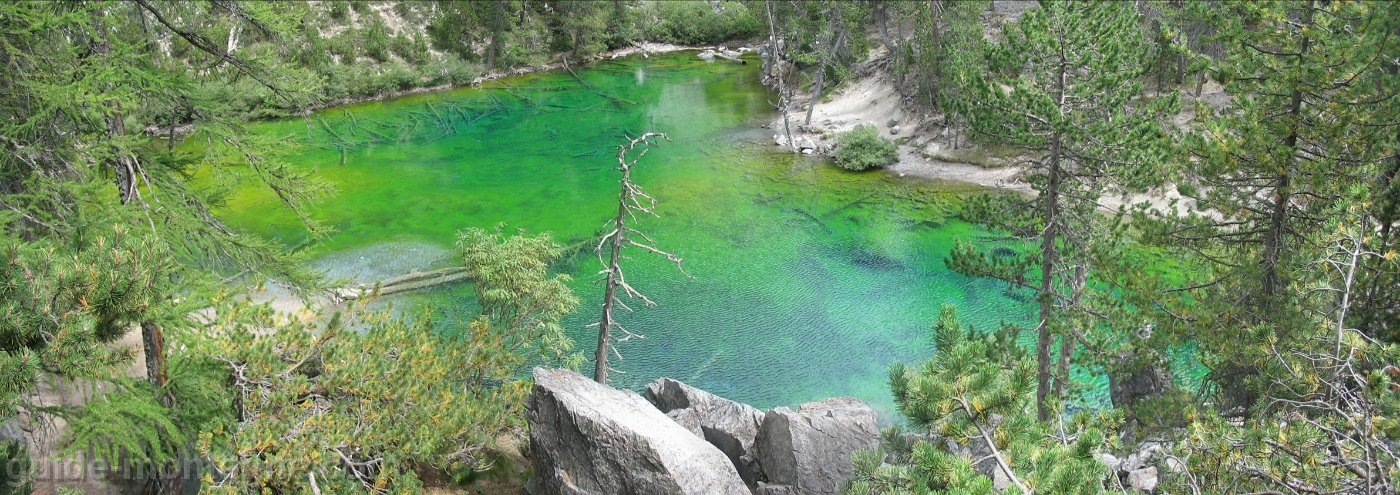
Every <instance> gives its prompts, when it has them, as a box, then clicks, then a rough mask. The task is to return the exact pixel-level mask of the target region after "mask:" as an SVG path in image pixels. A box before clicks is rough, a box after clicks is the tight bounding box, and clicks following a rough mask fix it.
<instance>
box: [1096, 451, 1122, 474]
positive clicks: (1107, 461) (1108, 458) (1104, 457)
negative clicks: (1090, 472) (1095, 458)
mask: <svg viewBox="0 0 1400 495" xmlns="http://www.w3.org/2000/svg"><path fill="white" fill-rule="evenodd" d="M1099 460H1100V461H1103V463H1104V465H1106V466H1108V470H1109V471H1110V472H1115V473H1116V472H1118V466H1121V465H1123V461H1122V460H1120V459H1118V458H1117V457H1114V455H1113V454H1099Z"/></svg>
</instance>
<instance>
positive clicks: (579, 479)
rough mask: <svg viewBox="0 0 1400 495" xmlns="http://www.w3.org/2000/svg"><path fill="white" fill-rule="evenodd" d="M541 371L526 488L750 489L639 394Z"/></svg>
mask: <svg viewBox="0 0 1400 495" xmlns="http://www.w3.org/2000/svg"><path fill="white" fill-rule="evenodd" d="M534 376H535V387H534V390H533V391H531V394H530V397H529V399H528V400H527V401H526V404H525V416H526V419H527V420H528V421H529V424H530V455H531V462H532V464H533V465H534V468H535V474H534V476H532V477H531V478H530V481H529V482H528V484H527V485H526V486H525V490H526V493H529V494H531V495H554V494H571V495H573V494H578V495H584V494H587V495H652V494H655V495H663V494H697V495H698V494H723V495H747V494H749V493H750V492H749V489H748V488H747V487H746V486H745V485H744V482H743V480H742V479H740V478H739V473H738V472H737V471H735V469H734V465H733V464H731V463H730V462H729V459H727V458H726V457H725V455H724V453H723V452H720V450H719V449H717V448H715V447H714V446H713V445H710V444H709V443H706V442H705V441H704V440H702V439H700V438H699V437H697V436H695V435H693V434H691V432H690V431H688V430H687V429H685V428H684V427H682V426H680V425H679V424H677V423H676V422H674V421H672V420H670V419H669V418H667V417H666V415H664V414H662V413H661V411H659V410H657V409H656V408H655V407H653V406H652V405H651V404H649V403H648V402H647V401H646V400H645V399H643V398H642V397H641V396H639V395H637V394H636V393H633V392H630V391H622V390H617V389H614V388H612V387H608V386H606V385H601V384H599V383H597V382H594V381H593V380H589V379H588V378H586V377H584V376H583V375H580V374H578V373H576V372H573V371H569V370H546V369H543V368H535V370H534ZM848 464H849V461H848Z"/></svg>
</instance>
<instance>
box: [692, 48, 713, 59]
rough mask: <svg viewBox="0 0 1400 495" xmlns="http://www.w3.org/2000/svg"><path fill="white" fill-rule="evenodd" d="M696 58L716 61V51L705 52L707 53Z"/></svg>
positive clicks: (703, 52) (704, 52)
mask: <svg viewBox="0 0 1400 495" xmlns="http://www.w3.org/2000/svg"><path fill="white" fill-rule="evenodd" d="M696 57H699V58H700V60H714V59H715V51H714V50H705V51H702V52H700V53H699V54H698V55H696Z"/></svg>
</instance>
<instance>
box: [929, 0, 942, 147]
mask: <svg viewBox="0 0 1400 495" xmlns="http://www.w3.org/2000/svg"><path fill="white" fill-rule="evenodd" d="M942 11H943V9H942V6H941V5H940V4H939V0H929V1H928V14H929V20H930V22H929V26H930V27H929V29H932V30H933V32H932V36H931V40H930V41H932V42H931V43H930V46H928V47H926V48H925V49H927V50H933V57H932V60H933V67H929V68H928V69H927V70H928V71H929V75H930V77H931V78H932V79H933V82H932V84H929V100H930V103H932V104H933V105H934V106H935V107H937V106H938V95H939V89H940V88H939V87H938V85H939V84H940V83H942V82H943V54H942V50H943V31H942V30H941V29H939V27H938V23H939V21H940V20H941V18H942V17H943V16H942ZM945 119H946V117H945Z"/></svg>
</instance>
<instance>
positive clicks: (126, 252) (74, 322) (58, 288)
mask: <svg viewBox="0 0 1400 495" xmlns="http://www.w3.org/2000/svg"><path fill="white" fill-rule="evenodd" d="M72 242H73V244H75V246H62V245H55V244H54V243H51V242H47V241H44V242H35V243H22V242H15V241H13V240H4V241H3V243H0V418H4V417H10V416H13V415H14V414H15V413H16V411H17V409H19V408H20V407H22V403H23V402H24V397H25V395H26V394H28V393H29V392H31V391H32V390H33V388H34V387H35V386H36V384H37V380H38V379H39V376H40V373H54V374H58V375H61V376H65V377H72V378H96V377H99V376H104V375H106V374H108V373H110V372H112V371H113V370H115V369H117V367H118V366H122V365H125V364H128V363H130V362H131V359H132V358H133V357H134V350H133V349H129V348H122V347H116V346H112V345H111V344H113V343H114V342H116V341H117V340H119V339H121V337H122V336H124V335H126V333H127V332H128V331H129V330H130V328H131V326H132V325H133V324H135V323H138V322H140V321H142V320H145V319H150V318H152V317H153V316H154V315H155V314H156V313H157V312H158V311H159V309H158V307H160V306H166V305H169V304H170V303H169V301H167V300H166V297H168V296H167V295H166V294H167V290H168V289H169V286H168V285H169V282H168V276H169V274H170V272H171V270H172V269H173V268H174V267H173V265H172V263H171V260H170V259H169V257H168V256H167V255H166V254H165V252H164V251H163V250H162V249H161V248H160V245H159V244H157V243H154V242H152V240H151V239H150V238H149V237H143V236H139V235H134V234H132V233H131V232H128V231H125V230H124V229H117V230H116V231H115V232H112V233H107V234H104V235H100V236H96V237H94V238H92V239H85V240H84V239H79V240H75V241H72Z"/></svg>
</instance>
